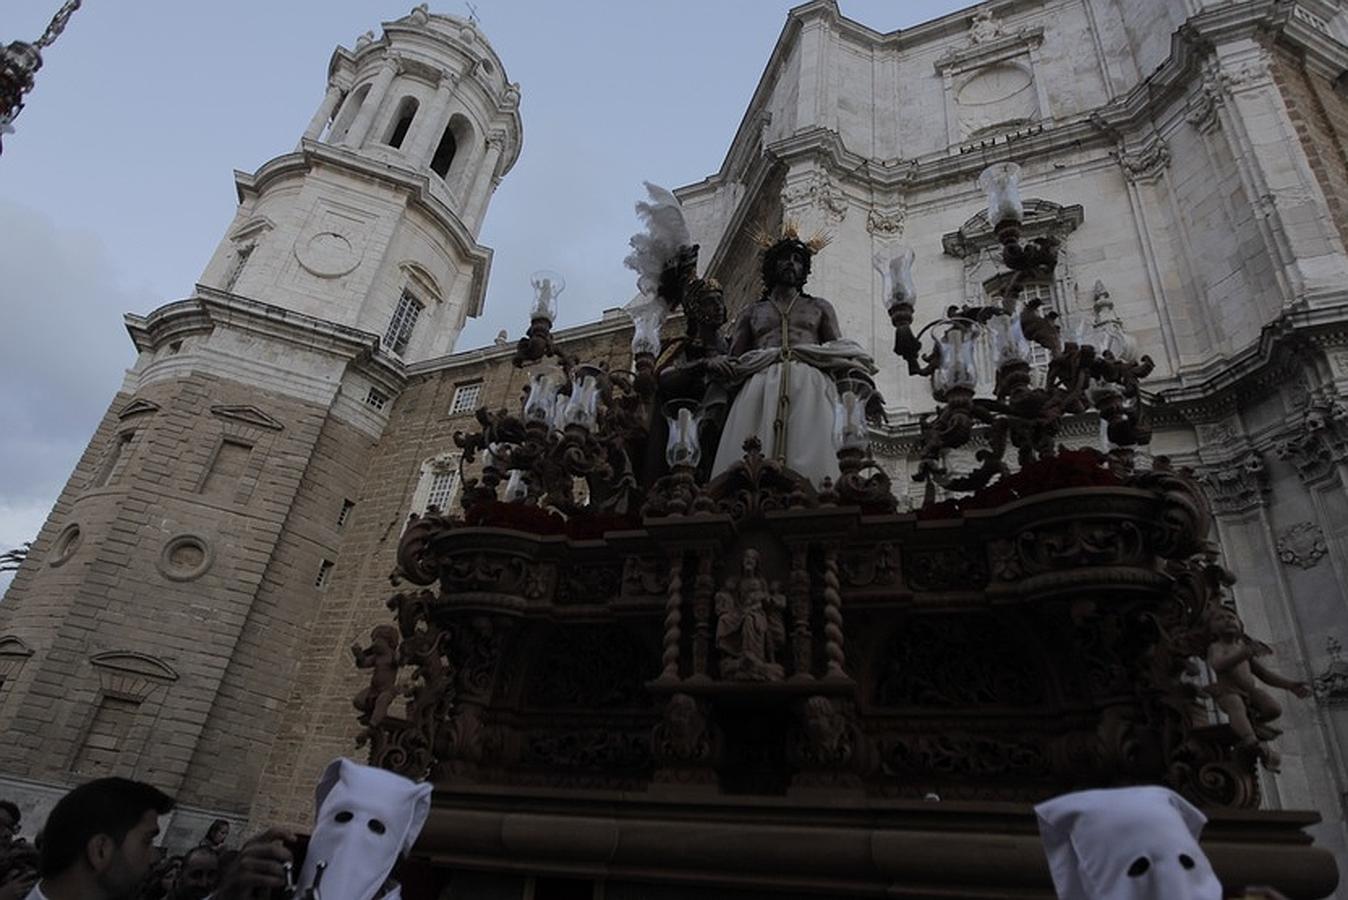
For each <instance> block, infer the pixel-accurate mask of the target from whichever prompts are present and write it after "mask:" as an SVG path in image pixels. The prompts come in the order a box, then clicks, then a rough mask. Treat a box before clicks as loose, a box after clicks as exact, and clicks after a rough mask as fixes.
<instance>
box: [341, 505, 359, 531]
mask: <svg viewBox="0 0 1348 900" xmlns="http://www.w3.org/2000/svg"><path fill="white" fill-rule="evenodd" d="M355 508H356V503H355V501H354V500H343V501H342V511H341V512H339V513H337V527H338V528H341V527H342V526H344V525H345V524H346V521H347V519H350V518H351V510H353V509H355Z"/></svg>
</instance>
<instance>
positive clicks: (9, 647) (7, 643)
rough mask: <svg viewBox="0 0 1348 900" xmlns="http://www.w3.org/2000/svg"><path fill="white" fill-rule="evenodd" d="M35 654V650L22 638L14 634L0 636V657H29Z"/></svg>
mask: <svg viewBox="0 0 1348 900" xmlns="http://www.w3.org/2000/svg"><path fill="white" fill-rule="evenodd" d="M32 655H33V650H32V648H31V647H29V646H28V645H27V644H25V643H24V642H23V639H22V638H19V637H16V636H14V635H12V634H7V635H5V636H4V637H0V659H10V658H20V659H27V658H28V657H30V656H32Z"/></svg>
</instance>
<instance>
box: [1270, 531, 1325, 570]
mask: <svg viewBox="0 0 1348 900" xmlns="http://www.w3.org/2000/svg"><path fill="white" fill-rule="evenodd" d="M1328 552H1329V548H1328V547H1327V546H1326V545H1325V533H1324V532H1323V531H1322V530H1321V529H1320V526H1319V525H1316V524H1315V523H1314V522H1298V523H1297V524H1295V525H1292V526H1291V527H1289V528H1284V529H1283V530H1282V531H1281V532H1279V533H1278V559H1280V560H1282V561H1283V564H1284V565H1289V566H1298V567H1299V568H1302V569H1312V568H1314V567H1315V565H1316V563H1318V562H1319V561H1320V559H1321V558H1322V557H1323V556H1324V555H1325V554H1326V553H1328Z"/></svg>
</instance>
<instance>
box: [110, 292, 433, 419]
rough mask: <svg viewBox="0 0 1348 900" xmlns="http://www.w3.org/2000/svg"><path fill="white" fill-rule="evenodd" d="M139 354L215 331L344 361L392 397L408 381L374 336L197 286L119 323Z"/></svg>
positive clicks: (401, 365)
mask: <svg viewBox="0 0 1348 900" xmlns="http://www.w3.org/2000/svg"><path fill="white" fill-rule="evenodd" d="M123 320H124V322H125V324H126V330H127V332H128V333H129V334H130V335H131V340H132V342H133V343H134V344H135V345H136V349H137V350H139V351H142V352H143V351H147V350H154V349H156V348H158V347H161V346H163V345H164V344H165V343H167V342H168V341H171V340H176V339H178V338H180V337H182V336H183V335H186V334H193V333H204V332H209V331H212V330H214V329H215V328H216V327H218V326H228V327H231V328H236V329H239V330H241V331H248V332H253V333H255V334H262V335H265V336H267V337H268V338H271V339H273V340H280V341H284V342H286V343H290V344H294V345H295V346H299V347H303V348H304V349H306V350H311V351H314V352H317V353H324V354H329V355H334V356H338V357H342V358H345V359H347V360H349V361H350V363H351V365H352V366H353V367H354V368H355V369H356V370H357V371H359V372H360V373H361V374H363V375H365V376H366V377H367V378H369V379H370V380H371V381H374V382H375V383H377V384H379V385H381V386H383V387H386V388H388V389H390V390H391V391H393V392H395V393H396V392H398V391H401V390H402V386H403V384H404V383H405V382H406V375H405V374H404V372H405V370H404V366H403V364H402V363H401V362H400V361H399V360H397V359H396V358H394V357H393V356H391V355H389V354H388V353H386V352H384V351H383V350H381V349H380V348H379V337H378V335H375V334H371V333H370V332H367V331H361V330H359V329H357V328H351V327H349V326H346V325H338V324H336V323H334V322H328V321H326V320H324V319H319V318H315V317H314V316H309V315H305V314H304V313H299V312H295V311H293V310H288V309H283V308H281V307H279V306H273V305H271V304H270V303H262V302H259V301H257V300H250V299H248V298H247V297H242V296H239V295H238V294H231V293H228V292H226V291H221V290H217V289H215V288H210V287H206V286H205V285H200V284H199V285H197V288H196V294H195V296H193V297H191V298H189V299H187V300H179V301H176V302H174V303H169V304H166V305H165V306H161V307H159V308H158V309H156V310H154V311H153V312H151V313H150V314H149V315H146V316H140V315H136V314H135V313H128V314H127V315H126V316H124V318H123Z"/></svg>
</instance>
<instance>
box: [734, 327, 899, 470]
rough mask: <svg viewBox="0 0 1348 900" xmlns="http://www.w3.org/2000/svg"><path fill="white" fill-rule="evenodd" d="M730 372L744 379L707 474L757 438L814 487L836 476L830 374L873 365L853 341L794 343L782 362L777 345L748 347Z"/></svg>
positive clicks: (833, 393) (868, 370) (769, 454)
mask: <svg viewBox="0 0 1348 900" xmlns="http://www.w3.org/2000/svg"><path fill="white" fill-rule="evenodd" d="M735 367H736V375H737V377H740V378H746V379H747V380H746V381H745V382H744V384H743V385H742V386H741V387H740V390H739V393H738V394H736V395H735V399H734V402H733V403H732V404H731V406H730V412H729V414H728V415H727V416H726V422H725V427H724V428H723V429H722V431H721V443H720V445H719V446H718V447H717V448H716V460H715V462H714V463H713V464H712V470H711V474H712V477H713V478H715V477H716V476H717V475H720V474H721V473H722V472H724V471H726V470H727V469H729V468H730V467H731V466H732V465H734V464H735V463H736V462H738V461H739V460H740V459H742V458H743V456H744V442H745V440H746V439H748V438H750V437H757V438H758V439H759V440H760V441H762V442H763V455H764V456H767V457H769V458H773V459H776V458H778V457H784V458H785V460H786V466H787V468H789V469H791V470H792V471H794V472H796V473H797V474H800V475H803V476H805V477H806V478H808V479H809V480H810V481H811V483H813V484H814V485H816V486H818V484H819V482H821V481H822V480H823V479H824V476H828V477H830V478H833V479H835V480H836V479H837V477H838V456H837V448H836V447H835V446H834V445H833V415H834V406H835V404H836V402H837V399H838V392H837V389H836V388H835V387H834V378H835V377H837V376H840V375H842V374H844V373H846V372H847V371H850V370H853V369H860V370H862V371H865V372H866V373H868V374H869V373H872V372H875V371H876V369H875V363H874V362H873V361H872V360H871V358H870V356H869V355H867V353H866V351H865V350H864V349H863V348H862V346H861V345H860V344H858V343H857V342H856V341H851V340H846V339H843V340H836V341H829V342H828V343H826V344H800V345H798V346H795V347H792V348H791V350H790V359H789V361H786V362H784V361H783V360H782V350H781V348H779V347H765V348H763V349H761V350H750V351H749V352H748V353H745V354H743V355H742V356H740V357H739V358H738V359H737V360H735ZM783 378H785V379H786V381H787V385H786V388H787V397H788V398H789V404H788V406H787V408H786V448H785V453H782V452H781V451H780V449H779V448H778V447H777V446H776V441H775V438H774V434H775V431H774V428H773V425H774V423H775V422H776V420H777V416H778V398H779V397H780V396H781V388H782V381H783Z"/></svg>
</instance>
